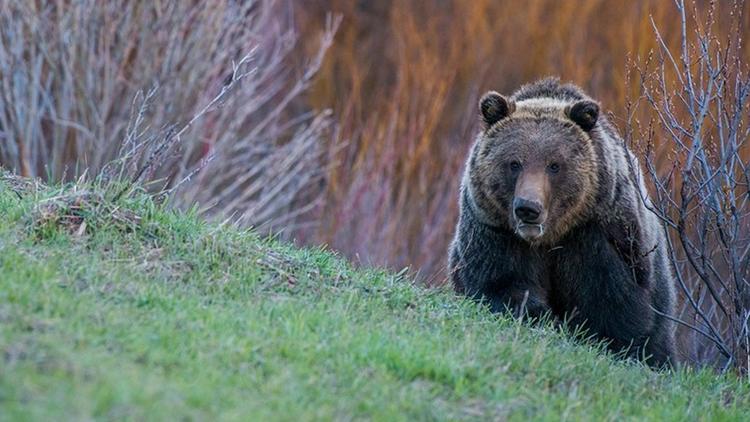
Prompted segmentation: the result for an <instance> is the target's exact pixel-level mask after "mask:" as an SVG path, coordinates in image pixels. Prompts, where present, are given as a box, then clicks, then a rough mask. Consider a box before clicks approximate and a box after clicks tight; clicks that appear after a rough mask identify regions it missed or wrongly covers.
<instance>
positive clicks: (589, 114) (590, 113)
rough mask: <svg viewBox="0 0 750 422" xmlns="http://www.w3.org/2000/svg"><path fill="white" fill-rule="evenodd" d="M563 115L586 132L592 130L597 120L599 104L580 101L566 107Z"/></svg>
mask: <svg viewBox="0 0 750 422" xmlns="http://www.w3.org/2000/svg"><path fill="white" fill-rule="evenodd" d="M565 114H567V115H568V117H570V120H572V121H574V122H575V124H577V125H578V126H580V127H581V129H583V130H585V131H586V132H588V131H590V130H591V129H593V128H594V125H596V120H597V119H598V118H599V104H597V103H595V102H593V101H591V100H581V101H578V102H577V103H575V104H573V105H571V106H568V108H566V109H565Z"/></svg>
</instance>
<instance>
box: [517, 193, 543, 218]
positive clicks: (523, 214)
mask: <svg viewBox="0 0 750 422" xmlns="http://www.w3.org/2000/svg"><path fill="white" fill-rule="evenodd" d="M513 213H514V214H515V215H516V218H518V219H519V220H520V221H521V222H523V223H526V224H539V223H541V220H542V219H541V218H540V217H541V216H542V206H541V205H540V204H538V203H536V202H534V201H530V200H528V199H523V198H515V199H514V200H513Z"/></svg>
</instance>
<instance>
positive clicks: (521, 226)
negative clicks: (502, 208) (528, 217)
mask: <svg viewBox="0 0 750 422" xmlns="http://www.w3.org/2000/svg"><path fill="white" fill-rule="evenodd" d="M516 234H517V235H519V236H520V237H521V238H522V239H524V240H526V241H532V240H535V239H538V238H540V237H542V235H543V234H544V225H543V224H531V223H524V222H520V223H518V224H517V225H516Z"/></svg>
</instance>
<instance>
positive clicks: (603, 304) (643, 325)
mask: <svg viewBox="0 0 750 422" xmlns="http://www.w3.org/2000/svg"><path fill="white" fill-rule="evenodd" d="M548 254H549V256H550V261H551V262H552V273H553V276H552V293H551V295H552V301H553V308H555V309H556V311H558V312H559V313H560V314H565V315H566V319H567V321H568V323H569V325H571V326H573V327H582V328H585V329H586V331H587V333H588V334H592V335H594V336H595V337H597V338H599V339H602V340H606V341H608V343H609V348H610V349H611V350H613V351H615V352H622V351H626V352H627V354H628V356H631V357H634V358H637V359H643V358H644V357H646V358H647V359H646V361H647V362H648V363H649V364H651V365H658V364H659V363H663V362H664V361H665V360H668V356H669V355H670V354H671V350H669V349H668V348H667V349H665V350H662V348H664V347H663V346H662V345H664V344H666V343H665V342H664V341H663V339H662V338H660V337H662V336H663V335H664V334H663V333H661V332H660V330H657V329H655V328H658V327H656V325H657V324H655V323H656V321H657V315H656V314H655V312H654V310H653V309H652V306H653V304H654V300H653V297H652V296H653V295H652V291H651V290H650V289H649V288H647V287H646V286H648V285H649V283H639V282H638V280H636V275H635V274H634V272H633V268H632V267H631V265H630V263H629V262H628V260H627V259H626V258H624V257H623V256H622V255H621V254H620V253H619V251H618V248H617V246H616V245H613V244H612V242H611V241H610V239H609V238H608V236H607V233H606V231H605V230H603V229H602V228H601V227H599V226H598V225H597V224H595V223H591V224H587V225H585V226H583V227H580V228H579V229H577V230H576V231H575V233H571V234H570V235H569V236H568V237H567V238H565V239H564V240H563V241H562V242H560V244H559V245H558V246H557V247H555V248H551V249H550V251H549V252H548ZM652 337H653V338H652ZM646 354H650V355H652V356H653V357H652V358H648V356H644V355H646Z"/></svg>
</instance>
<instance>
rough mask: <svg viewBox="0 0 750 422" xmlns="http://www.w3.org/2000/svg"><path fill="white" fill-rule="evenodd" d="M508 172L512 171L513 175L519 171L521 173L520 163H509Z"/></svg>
mask: <svg viewBox="0 0 750 422" xmlns="http://www.w3.org/2000/svg"><path fill="white" fill-rule="evenodd" d="M510 171H512V172H513V173H518V172H519V171H521V163H519V162H518V161H511V163H510Z"/></svg>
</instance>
